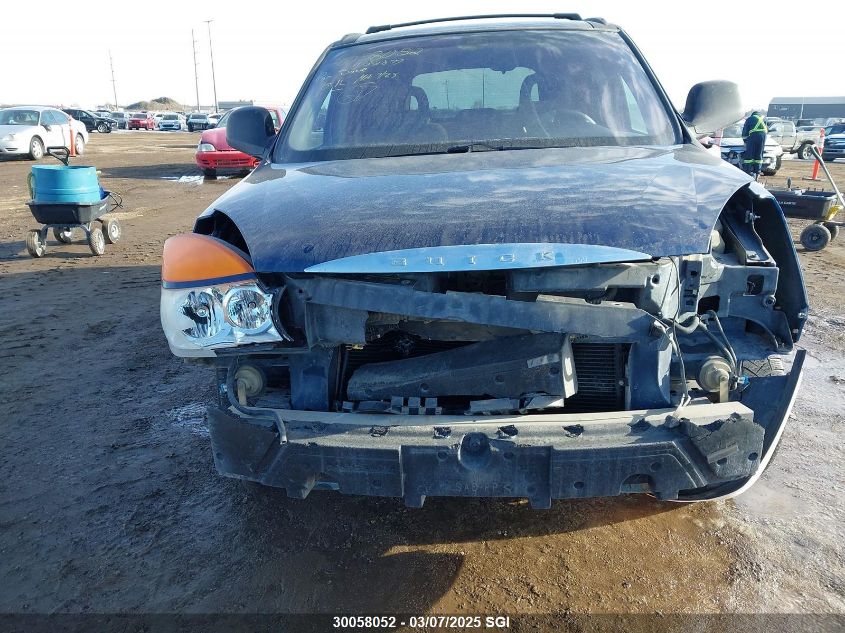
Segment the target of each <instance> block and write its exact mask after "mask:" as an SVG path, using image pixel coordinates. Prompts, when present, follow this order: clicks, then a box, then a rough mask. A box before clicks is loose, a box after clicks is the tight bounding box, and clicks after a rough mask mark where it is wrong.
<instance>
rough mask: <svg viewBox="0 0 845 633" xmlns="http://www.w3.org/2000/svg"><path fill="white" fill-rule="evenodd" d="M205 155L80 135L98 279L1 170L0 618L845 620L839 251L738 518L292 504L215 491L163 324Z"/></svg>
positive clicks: (208, 392) (815, 256) (824, 276)
mask: <svg viewBox="0 0 845 633" xmlns="http://www.w3.org/2000/svg"><path fill="white" fill-rule="evenodd" d="M196 143H197V135H193V134H187V133H148V132H131V133H114V134H111V135H92V138H91V142H90V144H89V145H88V147H87V154H86V156H85V157H83V158H80V159H76V160H75V164H92V165H96V166H97V167H98V169H100V170H101V171H102V176H101V182H102V183H103V185H104V187H105V188H107V189H110V190H115V191H119V192H121V193H122V194H123V198H124V201H125V208H124V209H123V210H122V211H120V212H118V213H117V214H116V216H117V217H119V218H120V220H121V222H122V225H123V229H124V237H123V240H122V241H121V242H120V243H119V244H116V245H114V246H108V247H107V249H106V253H105V255H104V256H102V257H99V258H97V257H93V256H91V255H90V253H89V251H88V247H87V245H86V244H85V243H83V242H82V240H81V239H80V237H81V233H77V235H76V241H75V243H74V244H72V245H70V246H66V245H58V244H57V243H56V242H54V241H51V244H50V248H49V250H48V253H47V255H46V256H45V257H44V258H42V259H32V258H30V257H29V256H28V255H27V253H26V250H25V247H24V236H25V234H26V231H27V229H29V228H32V227H34V226H35V224H34V221H33V219H32V217H31V216H30V213H29V210H28V208H27V207H26V205H25V200H26V199H27V198H28V195H27V191H26V174H27V173H28V172H29V169H30V166H31V163H30V162H28V161H5V162H0V305H2V311H0V314H2V317H0V318H2V336H0V358H2V361H3V370H2V374H0V401H2V403H3V404H2V411H3V415H2V416H1V417H0V437H2V454H0V579H2V580H0V612H5V613H9V612H16V613H64V612H72V613H117V612H120V613H126V612H129V613H131V612H139V611H142V612H191V613H206V612H271V613H272V612H298V613H301V612H312V611H319V612H333V613H334V612H340V613H357V612H360V613H367V612H371V613H372V612H381V613H383V612H412V613H484V614H487V613H512V614H513V613H568V614H582V613H629V612H630V613H654V612H661V613H665V614H671V613H718V612H745V613H764V612H776V613H808V612H814V613H838V614H841V613H843V612H845V554H843V543H845V507H843V505H845V504H843V498H845V497H843V492H845V476H843V469H842V463H843V444H842V441H841V437H842V430H843V427H842V425H843V421H845V314H843V303H845V300H843V296H845V274H843V273H845V239H843V240H840V241H837V242H835V243H833V244H832V245H831V246H830V247H829V248H827V249H826V250H824V251H821V252H817V253H809V252H804V250H803V249H802V248H801V247H800V245H799V246H798V250H799V254H800V258H801V262H802V264H803V266H804V272H805V275H806V278H807V282H808V286H809V292H810V297H811V306H812V315H811V317H810V320H809V323H808V326H807V329H806V331H805V334H804V337H803V338H802V340H801V346H802V347H804V348H805V349H807V351H808V354H809V360H808V363H807V365H808V367H807V370H806V376H805V380H804V385H803V388H802V391H801V393H800V395H799V398H798V402H797V405H796V407H795V409H794V411H793V415H792V420H791V422H790V425H789V427H788V429H787V431H786V433H785V436H784V439H783V442H782V447H781V449H780V453H779V454H778V457H777V459H776V461H775V462H774V464H773V466H772V467H771V468H770V469H769V470H768V472H767V473H766V475H765V476H764V477H763V479H762V480H761V482H760V483H758V484H757V485H756V487H754V488H753V489H752V490H751V491H750V492H748V493H746V494H745V495H744V496H742V497H740V498H738V499H737V500H736V501H727V502H713V503H705V504H696V505H679V504H673V503H664V502H660V501H656V500H654V499H651V498H649V497H646V496H628V497H619V498H613V499H599V500H585V501H558V502H555V503H554V504H553V507H552V509H551V510H548V511H534V510H531V509H529V508H528V506H527V504H526V503H523V502H514V501H495V500H493V501H491V500H469V501H467V500H460V499H429V500H428V501H427V502H426V505H425V507H424V508H423V509H421V510H409V509H406V508H405V507H404V506H403V504H402V502H401V500H378V499H370V498H357V497H345V496H342V495H339V494H337V493H332V492H315V493H312V494H311V495H310V496H309V497H308V498H307V499H306V500H304V501H303V500H291V499H287V498H286V497H285V495H284V493H283V492H280V491H275V490H268V489H261V488H256V487H253V486H249V485H245V484H244V483H242V482H240V481H235V480H231V479H224V478H221V477H219V476H218V475H217V474H216V473H215V470H214V466H213V463H212V457H211V451H210V446H209V440H208V432H207V429H206V424H205V420H204V409H203V407H204V403H205V402H206V401H208V400H210V399H211V398H212V394H213V389H212V374H211V371H210V370H209V369H207V368H205V367H202V366H197V365H192V364H186V363H183V362H182V361H181V360H179V359H177V358H175V357H173V356H172V355H171V354H170V352H169V350H168V349H167V345H166V343H165V339H164V336H163V335H162V332H161V328H160V325H159V317H158V298H159V266H160V254H161V249H162V244H163V242H164V240H165V239H166V238H167V237H168V236H170V235H173V234H175V233H178V232H182V231H186V230H189V229H190V227H191V226H192V223H193V219H194V218H195V217H196V216H197V215H198V214H199V213H200V212H201V211H202V210H203V209H204V208H205V207H206V206H208V205H209V204H210V203H211V202H212V201H213V200H214V199H215V198H217V197H218V196H219V195H220V194H222V193H223V192H224V191H226V190H227V189H228V188H229V187H231V186H232V185H233V184H234V183H235V182H236V180H237V179H222V180H217V181H209V182H201V180H200V179H199V178H198V177H196V176H197V175H198V172H197V170H196V169H195V167H194V165H193V152H194V149H195V147H196ZM833 171H834V172H835V173H834V177H837V178H838V181H839V183H841V184H842V185H845V164H836V165H834V166H833ZM809 172H810V163H809V162H804V161H798V160H793V161H785V162H784V168H783V169H782V171H781V173H780V174H779V175H778V177H777V178H770V179H768V180H769V182H770V184H782V183H783V180H784V178H785V176H787V175H791V176H793V180H794V181H795V182H798V181H800V178H801V176H804V175H808V174H809ZM793 228H794V229H796V230H795V235H796V236H797V233H798V229H800V223H795V226H794V227H793Z"/></svg>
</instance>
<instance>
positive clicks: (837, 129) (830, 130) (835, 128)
mask: <svg viewBox="0 0 845 633" xmlns="http://www.w3.org/2000/svg"><path fill="white" fill-rule="evenodd" d="M831 134H845V123H843V124H842V125H829V126H827V127H826V128H825V129H824V135H825V136H830V135H831Z"/></svg>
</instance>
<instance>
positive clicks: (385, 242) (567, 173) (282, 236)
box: [198, 130, 751, 272]
mask: <svg viewBox="0 0 845 633" xmlns="http://www.w3.org/2000/svg"><path fill="white" fill-rule="evenodd" d="M213 131H214V132H216V131H217V130H213ZM203 140H205V134H203ZM750 181H751V178H750V177H749V176H748V175H747V174H744V173H742V172H741V171H739V170H738V169H736V168H735V167H733V166H731V165H729V164H728V163H726V162H724V161H723V160H721V159H720V158H718V157H716V156H713V155H711V154H709V153H707V151H706V150H704V149H703V148H701V147H699V146H693V145H681V146H675V147H671V148H658V149H654V148H638V147H630V148H563V149H540V150H520V151H505V152H495V151H490V152H472V153H466V154H436V155H428V156H407V157H394V158H373V159H359V160H343V161H330V162H319V163H309V164H297V165H270V164H267V163H262V165H260V166H259V167H258V168H257V169H256V170H255V171H254V172H253V173H252V174H250V176H248V177H247V178H246V179H244V180H243V181H242V182H240V183H239V184H238V185H236V186H235V187H233V188H232V189H231V190H229V191H228V192H227V193H226V194H224V195H223V196H222V197H221V198H219V199H218V200H217V201H216V202H215V203H214V204H213V205H212V207H209V209H207V210H206V211H205V212H204V213H203V215H202V216H200V217H201V218H202V217H205V216H208V215H210V214H212V213H213V212H214V211H215V210H217V211H220V212H222V213H224V214H226V215H227V216H229V217H230V218H231V219H232V220H233V221H234V222H235V224H236V225H237V226H238V228H239V230H240V231H241V234H242V235H243V237H244V240H245V241H246V244H247V248H248V249H249V252H250V255H251V257H252V261H253V265H254V266H255V269H256V270H257V271H259V272H301V271H304V270H306V269H308V268H311V267H314V266H317V265H320V264H324V263H325V262H331V261H335V260H339V259H342V258H350V257H356V256H361V255H366V254H372V253H383V252H389V251H403V252H410V251H409V249H410V250H413V251H415V252H424V250H423V251H418V250H417V249H431V248H434V247H466V246H473V247H475V246H476V245H506V246H513V245H520V244H521V245H527V244H531V245H534V246H537V245H542V244H548V245H558V246H559V245H589V246H591V247H611V248H610V249H607V250H613V249H621V250H618V253H623V254H624V253H626V252H634V253H639V254H645V255H644V256H650V257H657V256H667V255H681V254H689V253H704V252H707V251H708V249H709V243H710V233H711V230H712V228H713V226H714V224H715V222H716V219H717V217H718V215H719V213H720V211H721V209H722V208H723V206H724V205H725V203H726V202H727V200H728V199H729V198H730V197H731V196H732V195H733V194H734V193H735V192H736V191H737V190H738V189H739V188H740V187H742V186H744V185H746V184H747V183H749V182H750ZM200 224H201V222H198V228H199V225H200ZM441 250H442V249H441ZM458 250H459V251H460V249H458ZM467 252H469V251H467ZM506 255H507V254H506ZM508 257H510V255H508ZM429 259H432V258H431V257H429ZM615 259H616V260H617V261H618V259H619V257H617V258H615ZM613 260H614V258H612V257H611V258H609V259H608V260H607V261H613ZM440 261H441V260H440V259H439V258H438V259H436V260H435V263H439V262H440ZM473 261H474V258H473ZM592 261H597V260H596V259H595V257H593V258H592V259H585V260H583V261H575V262H571V261H570V262H568V263H585V262H586V263H590V262H592ZM322 270H327V269H326V268H325V267H324V268H322ZM346 272H351V270H349V269H347V270H346Z"/></svg>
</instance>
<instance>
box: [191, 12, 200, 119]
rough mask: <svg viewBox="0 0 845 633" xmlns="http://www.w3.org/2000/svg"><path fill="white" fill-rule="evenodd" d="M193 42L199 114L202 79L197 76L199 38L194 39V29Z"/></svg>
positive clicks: (192, 32)
mask: <svg viewBox="0 0 845 633" xmlns="http://www.w3.org/2000/svg"><path fill="white" fill-rule="evenodd" d="M191 42H192V43H193V45H194V84H195V85H196V87H197V112H199V111H200V78H199V75H198V74H197V38H196V37H194V29H191Z"/></svg>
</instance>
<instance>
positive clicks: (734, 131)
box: [722, 123, 743, 138]
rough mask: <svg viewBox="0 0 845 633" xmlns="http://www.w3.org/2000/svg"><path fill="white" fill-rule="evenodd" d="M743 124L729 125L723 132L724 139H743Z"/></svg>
mask: <svg viewBox="0 0 845 633" xmlns="http://www.w3.org/2000/svg"><path fill="white" fill-rule="evenodd" d="M742 125H743V124H742V123H736V124H734V125H729V126H728V127H726V128H725V129H724V130H722V137H724V138H742Z"/></svg>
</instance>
